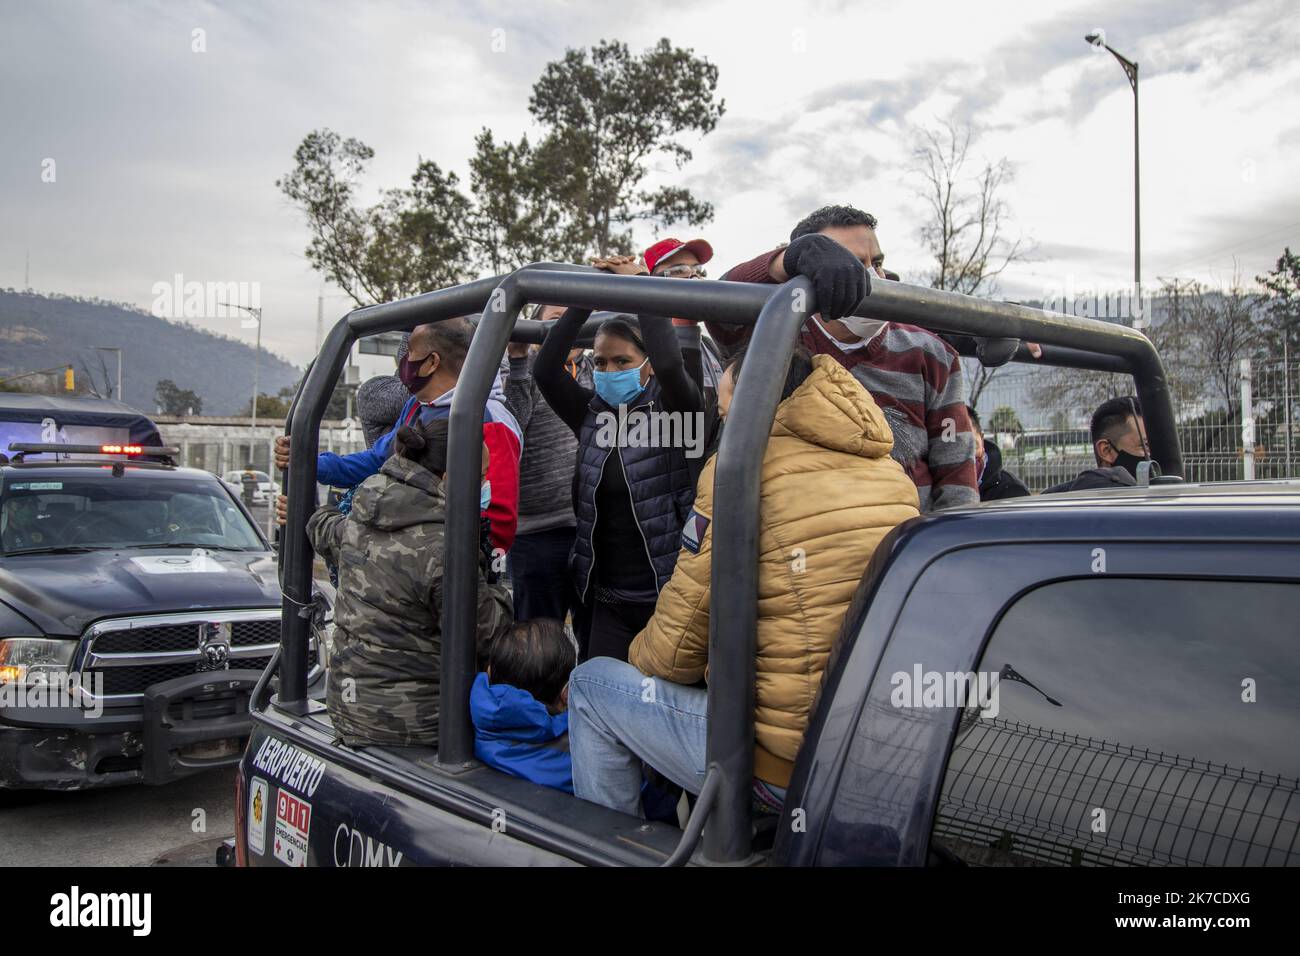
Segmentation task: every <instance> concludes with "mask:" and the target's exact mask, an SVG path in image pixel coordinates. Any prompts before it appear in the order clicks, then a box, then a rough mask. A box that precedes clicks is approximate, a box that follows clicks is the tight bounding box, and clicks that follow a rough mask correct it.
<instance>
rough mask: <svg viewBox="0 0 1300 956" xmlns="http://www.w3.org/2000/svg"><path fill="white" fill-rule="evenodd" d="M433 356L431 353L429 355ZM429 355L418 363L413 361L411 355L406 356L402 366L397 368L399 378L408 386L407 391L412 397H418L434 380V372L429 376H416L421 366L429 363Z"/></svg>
mask: <svg viewBox="0 0 1300 956" xmlns="http://www.w3.org/2000/svg"><path fill="white" fill-rule="evenodd" d="M432 354H433V353H432V352H430V353H429V355H432ZM429 355H426V356H425V357H424V358H422V359H420V360H419V361H418V362H413V361H411V357H410V356H409V355H408V356H404V357H403V358H402V361H401V364H399V365H398V366H397V377H398V378H399V379H401V380H402V384H403V385H405V386H406V390H407V391H408V392H410V393H411V394H412V395H416V394H418V393H419V392H420V391H422V390H423V389H424V386H426V385H428V384H429V379H431V378H433V372H430V373H429V374H428V375H417V374H416V373H417V372H418V371H419V370H420V366H421V365H423V364H424V363H425V362H427V361H429Z"/></svg>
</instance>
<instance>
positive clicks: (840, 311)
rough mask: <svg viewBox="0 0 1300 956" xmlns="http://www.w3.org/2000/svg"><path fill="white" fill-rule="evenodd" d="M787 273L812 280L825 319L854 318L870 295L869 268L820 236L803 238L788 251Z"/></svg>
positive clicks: (831, 241)
mask: <svg viewBox="0 0 1300 956" xmlns="http://www.w3.org/2000/svg"><path fill="white" fill-rule="evenodd" d="M785 271H786V274H787V275H790V276H796V275H801V276H807V277H808V278H809V279H811V280H812V284H813V292H814V293H815V294H816V296H817V311H818V312H820V313H821V314H822V318H823V319H840V318H843V317H844V316H846V315H852V314H853V310H854V309H856V308H857V307H858V303H859V302H861V301H862V300H863V299H864V298H865V297H866V296H867V295H868V293H870V292H871V280H870V279H869V278H868V276H867V270H866V267H865V266H863V265H862V263H861V262H859V261H858V260H857V259H855V258H853V253H851V252H849V250H847V249H845V248H844V247H843V246H842V245H840V244H839V243H838V242H836V241H835V240H834V239H832V238H831V237H830V236H823V235H821V234H820V233H813V234H812V235H810V236H800V237H799V238H798V239H796V240H795V241H794V242H792V243H790V245H788V246H786V247H785Z"/></svg>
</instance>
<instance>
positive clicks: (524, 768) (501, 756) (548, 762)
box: [469, 618, 578, 793]
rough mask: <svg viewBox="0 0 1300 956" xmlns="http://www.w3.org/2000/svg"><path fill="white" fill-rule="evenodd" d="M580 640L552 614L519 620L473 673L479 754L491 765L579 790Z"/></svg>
mask: <svg viewBox="0 0 1300 956" xmlns="http://www.w3.org/2000/svg"><path fill="white" fill-rule="evenodd" d="M577 663H578V648H577V645H576V644H575V643H574V641H573V639H572V638H571V637H569V635H568V634H567V633H566V632H565V630H564V625H563V624H561V623H560V622H559V621H556V620H554V619H551V618H534V619H533V620H531V621H520V622H519V623H517V624H515V625H514V627H512V628H511V629H510V630H509V631H507V632H506V633H505V634H502V635H501V636H500V637H498V638H497V639H496V640H495V641H493V642H492V645H491V648H490V649H489V651H488V666H487V671H486V672H484V673H481V674H479V675H478V676H477V677H476V678H475V679H474V687H473V689H472V690H471V691H470V695H469V712H470V716H471V717H472V718H473V720H474V756H475V757H477V758H478V759H479V760H481V761H483V763H485V764H487V765H488V766H489V767H495V768H496V769H497V770H500V771H503V772H504V773H508V774H512V775H513V776H516V777H523V778H524V779H525V780H531V781H532V782H533V783H540V784H542V785H543V786H547V787H555V788H556V789H557V790H564V791H565V792H567V793H573V762H572V761H571V760H570V758H569V715H568V713H567V710H568V706H569V673H570V672H571V671H572V670H573V668H574V667H576V666H577Z"/></svg>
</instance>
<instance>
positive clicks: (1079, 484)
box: [1043, 465, 1137, 495]
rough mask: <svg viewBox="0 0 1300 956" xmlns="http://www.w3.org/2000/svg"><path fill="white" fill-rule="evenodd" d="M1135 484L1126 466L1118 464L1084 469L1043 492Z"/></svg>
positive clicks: (1121, 486)
mask: <svg viewBox="0 0 1300 956" xmlns="http://www.w3.org/2000/svg"><path fill="white" fill-rule="evenodd" d="M1136 486H1137V479H1136V478H1134V477H1133V476H1132V475H1131V474H1130V473H1129V470H1128V469H1127V468H1122V467H1120V466H1119V465H1113V466H1111V467H1110V468H1089V469H1088V470H1086V471H1081V472H1079V476H1078V477H1077V478H1075V479H1073V480H1071V481H1064V482H1062V483H1061V484H1059V485H1053V486H1052V487H1050V488H1048V489H1047V490H1046V491H1044V492H1043V494H1045V495H1054V494H1057V493H1058V492H1062V491H1088V490H1092V489H1097V488H1134V487H1136Z"/></svg>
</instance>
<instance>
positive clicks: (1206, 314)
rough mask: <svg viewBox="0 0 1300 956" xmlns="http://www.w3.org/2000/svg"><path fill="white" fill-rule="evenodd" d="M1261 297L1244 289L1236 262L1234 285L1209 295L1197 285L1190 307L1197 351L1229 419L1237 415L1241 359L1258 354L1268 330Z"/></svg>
mask: <svg viewBox="0 0 1300 956" xmlns="http://www.w3.org/2000/svg"><path fill="white" fill-rule="evenodd" d="M1257 303H1258V297H1257V296H1254V295H1252V294H1250V293H1248V292H1246V291H1245V289H1243V288H1242V279H1241V269H1240V267H1239V266H1238V265H1237V264H1236V263H1235V262H1234V263H1233V273H1232V282H1231V284H1230V285H1229V286H1228V287H1227V288H1226V289H1225V290H1223V291H1222V292H1219V293H1207V292H1206V291H1205V289H1204V288H1203V287H1201V286H1200V285H1197V286H1195V287H1194V289H1193V293H1192V296H1191V302H1190V308H1189V311H1190V312H1191V317H1192V322H1193V324H1194V327H1195V336H1196V344H1197V351H1198V352H1199V354H1200V358H1201V361H1202V362H1203V363H1204V365H1205V366H1206V367H1207V368H1206V371H1207V374H1208V377H1209V384H1210V385H1212V386H1213V389H1214V392H1215V394H1216V397H1218V398H1221V399H1223V402H1224V404H1225V405H1227V407H1228V413H1229V417H1231V416H1233V415H1235V414H1236V409H1237V402H1238V399H1239V398H1240V392H1239V386H1238V381H1239V380H1238V377H1237V376H1238V374H1239V369H1240V367H1241V360H1242V359H1244V358H1249V357H1251V356H1253V355H1255V354H1256V353H1257V351H1258V350H1259V347H1260V345H1261V344H1262V343H1263V342H1264V339H1265V332H1266V329H1265V328H1264V324H1263V322H1262V321H1261V316H1260V313H1259V310H1258V308H1257Z"/></svg>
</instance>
